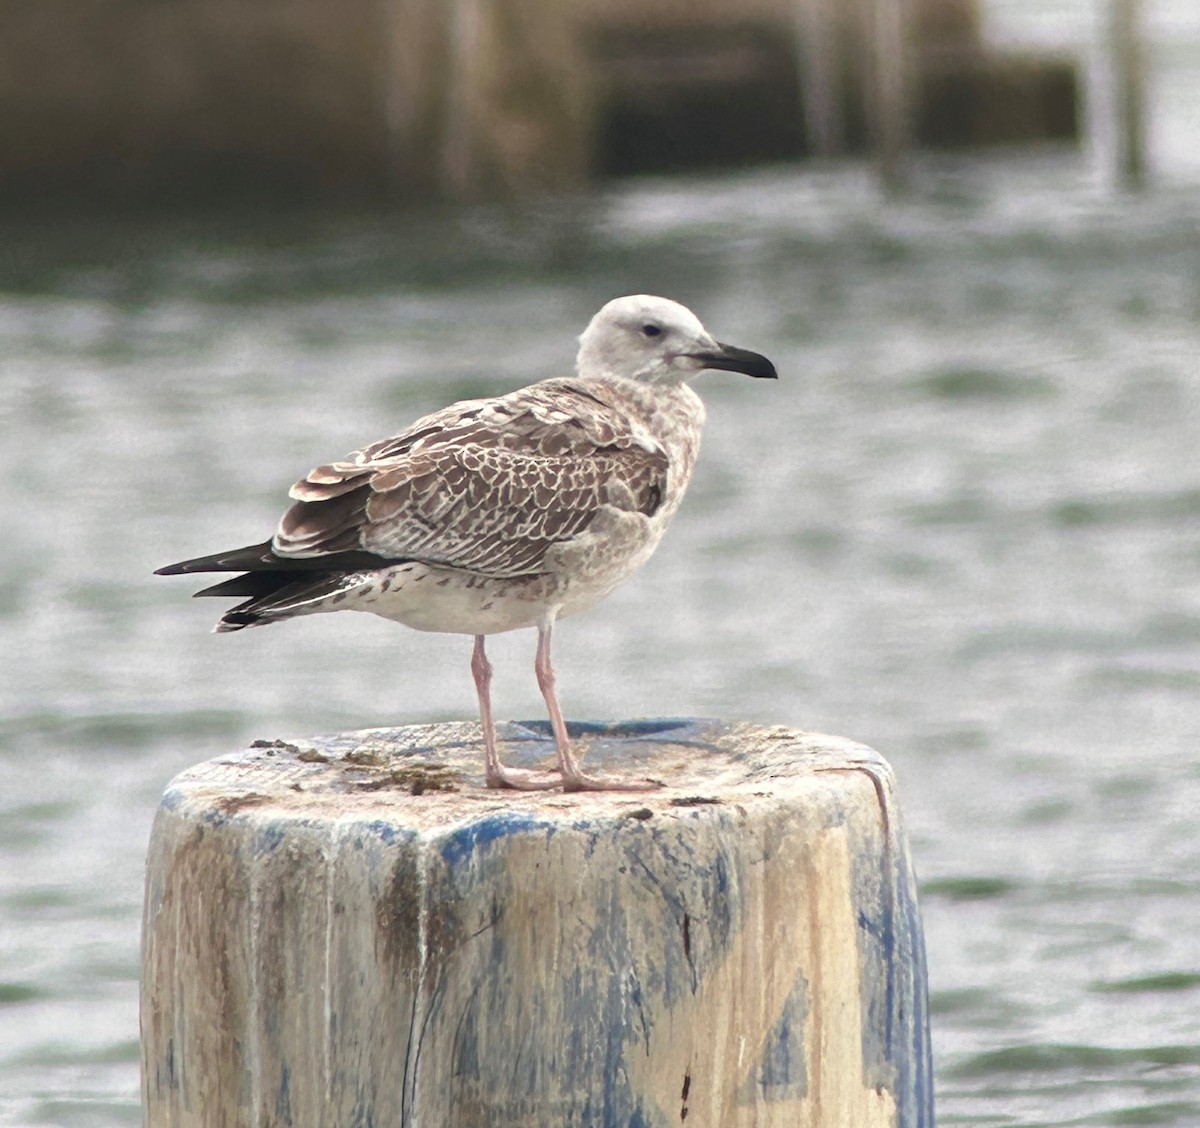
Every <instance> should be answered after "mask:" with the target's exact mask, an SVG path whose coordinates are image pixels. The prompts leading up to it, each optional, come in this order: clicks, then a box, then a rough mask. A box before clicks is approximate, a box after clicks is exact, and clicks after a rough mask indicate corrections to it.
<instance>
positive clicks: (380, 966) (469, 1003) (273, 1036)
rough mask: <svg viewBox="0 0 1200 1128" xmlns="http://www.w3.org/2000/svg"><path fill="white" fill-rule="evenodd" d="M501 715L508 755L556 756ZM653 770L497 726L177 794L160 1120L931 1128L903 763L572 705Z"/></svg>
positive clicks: (163, 859)
mask: <svg viewBox="0 0 1200 1128" xmlns="http://www.w3.org/2000/svg"><path fill="white" fill-rule="evenodd" d="M548 727H549V726H548V725H546V726H532V725H517V724H507V725H503V726H501V727H500V733H499V735H500V739H501V741H502V743H503V744H504V746H505V747H504V759H505V762H506V763H515V764H519V765H520V766H523V767H532V766H535V765H539V764H541V763H542V762H544V761H545V760H546V758H547V757H549V758H551V759H552V758H553V748H554V746H553V741H552V740H551V739H550V735H549V732H548ZM572 728H573V731H572V736H573V738H574V739H575V740H576V741H578V742H579V744H580V745H581V746H582V749H583V750H584V751H585V752H586V755H587V759H588V765H589V767H599V768H602V769H615V770H620V771H622V772H624V773H625V774H637V775H643V776H644V775H649V776H652V777H658V778H660V779H662V780H663V781H664V784H665V786H664V787H663V788H662V789H661V790H658V791H652V792H643V793H639V794H636V795H631V794H630V793H628V792H607V793H605V792H589V793H580V794H574V795H563V794H562V793H552V792H545V791H542V792H531V793H524V794H520V793H514V792H503V791H496V790H487V789H485V788H483V787H482V786H481V785H482V782H483V773H482V764H483V752H482V746H481V744H480V730H479V726H478V725H474V724H471V725H468V724H444V725H430V726H415V727H411V728H404V729H388V730H373V731H367V732H358V733H346V734H343V735H341V736H336V737H324V738H321V739H318V740H314V741H311V742H310V741H302V742H301V743H300V744H287V743H284V742H282V741H263V742H259V743H258V747H256V748H252V749H250V750H249V751H247V752H246V753H243V754H239V755H233V756H227V757H223V758H221V759H218V760H213V761H211V762H209V763H206V764H201V765H199V766H198V767H196V768H193V769H191V770H190V771H187V772H184V773H183V774H182V775H181V776H179V777H177V778H176V779H175V780H174V782H173V783H172V784H171V785H170V786H169V787H168V789H167V791H166V793H165V795H164V796H163V802H162V806H161V807H160V809H159V812H158V816H157V818H156V820H155V824H154V831H153V836H152V840H151V844H150V852H149V857H148V861H147V876H146V907H145V922H144V934H143V975H142V1005H141V1025H142V1084H143V1112H144V1115H145V1123H146V1125H147V1126H148V1128H166V1126H167V1125H171V1126H173V1128H212V1126H214V1125H242V1124H263V1125H266V1124H279V1125H284V1124H295V1125H304V1126H306V1128H321V1126H328V1128H344V1126H348V1125H371V1124H374V1125H381V1126H382V1125H394V1126H396V1128H400V1126H402V1125H408V1124H421V1125H437V1126H438V1128H478V1126H480V1125H488V1126H489V1128H562V1126H563V1125H567V1124H574V1125H617V1124H620V1125H633V1124H640V1125H659V1124H661V1125H665V1124H685V1123H686V1124H689V1125H690V1124H697V1125H703V1126H706V1128H718V1126H719V1128H736V1126H737V1125H747V1126H749V1125H758V1126H759V1128H773V1126H774V1128H851V1126H852V1128H933V1123H934V1120H933V1092H932V1079H931V1070H930V1054H929V1029H928V1020H927V1014H928V1011H927V1005H926V1004H927V1000H926V976H925V956H924V944H923V940H922V934H921V922H920V917H919V914H918V911H917V904H916V891H915V883H914V880H913V875H912V870H911V867H910V865H909V858H908V848H907V844H906V842H905V839H904V834H903V829H902V826H901V818H900V810H899V807H898V804H897V801H896V797H895V791H894V786H893V782H892V775H891V770H890V769H889V768H888V766H887V764H886V763H885V762H884V761H883V760H882V758H881V757H879V756H878V755H877V754H876V753H874V752H872V751H871V750H870V749H867V748H864V747H862V746H861V745H857V744H853V743H851V742H849V741H845V740H840V739H838V738H836V737H822V736H814V735H812V734H806V733H801V732H797V731H796V730H793V729H786V728H782V727H762V726H756V725H728V724H723V723H720V722H715V721H694V720H672V721H651V722H645V721H643V722H633V723H626V724H618V725H576V726H572Z"/></svg>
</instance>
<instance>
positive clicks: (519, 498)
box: [274, 380, 668, 577]
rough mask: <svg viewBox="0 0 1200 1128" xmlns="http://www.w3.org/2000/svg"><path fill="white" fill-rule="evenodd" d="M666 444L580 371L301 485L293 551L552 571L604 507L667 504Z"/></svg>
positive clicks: (362, 454) (285, 544)
mask: <svg viewBox="0 0 1200 1128" xmlns="http://www.w3.org/2000/svg"><path fill="white" fill-rule="evenodd" d="M667 473H668V463H667V457H666V454H665V453H664V452H663V450H662V449H661V448H660V447H659V446H658V444H657V443H656V442H655V441H654V440H653V438H652V437H651V436H650V434H649V432H648V431H647V430H646V428H645V427H644V426H643V425H642V424H641V422H640V420H638V419H636V418H634V417H632V416H630V415H629V414H628V413H623V412H622V411H621V410H619V409H618V408H617V407H616V406H614V405H612V404H609V403H606V402H605V401H604V400H603V399H600V398H597V395H596V394H595V393H594V392H593V391H592V390H591V389H588V388H583V387H580V386H577V385H575V384H574V383H573V382H571V381H565V380H563V381H547V382H546V383H545V384H539V385H534V386H533V387H531V388H525V389H523V390H522V391H520V392H514V393H512V394H511V395H508V396H502V397H499V398H497V399H494V400H474V401H467V402H464V403H459V404H454V405H452V406H451V407H448V408H445V409H444V410H442V411H440V412H437V413H435V414H433V415H429V416H426V417H425V418H424V419H421V420H419V421H418V422H417V423H415V424H413V426H412V427H410V428H409V429H408V430H407V431H404V432H402V433H401V434H399V435H396V436H394V437H393V438H390V439H385V440H383V441H382V442H379V443H375V444H373V445H372V446H369V447H365V448H364V449H363V450H361V451H357V452H355V453H354V454H352V455H350V456H349V457H348V458H347V459H345V460H344V461H341V462H335V463H331V464H329V465H327V466H319V467H317V468H316V469H315V470H313V471H312V472H311V473H310V474H309V475H308V476H307V477H306V478H304V479H303V480H302V481H300V482H297V483H296V485H295V486H294V487H293V488H292V497H293V498H295V499H296V504H295V505H293V506H292V508H291V509H290V510H289V511H288V512H287V513H286V514H285V516H284V518H283V520H282V521H281V522H280V526H279V530H278V532H277V533H276V535H275V541H274V549H275V552H276V553H278V554H279V555H281V556H284V557H288V556H291V557H312V556H323V555H326V554H330V553H335V552H346V551H352V550H365V551H367V552H371V553H375V554H376V555H378V556H380V557H383V558H385V559H388V560H399V559H409V560H412V559H416V560H422V561H426V562H429V563H437V564H444V565H448V566H450V567H454V568H462V569H465V570H468V571H471V572H477V573H480V574H483V575H488V576H496V577H511V576H523V575H533V574H536V573H538V572H540V571H542V570H543V560H544V557H545V555H546V552H547V550H548V549H549V548H551V547H552V546H553V545H556V544H561V543H562V542H564V541H568V540H570V539H571V538H572V537H575V536H578V535H579V534H580V533H582V532H583V531H584V530H585V529H586V528H587V527H588V525H589V524H590V523H591V521H592V519H593V518H594V517H595V515H596V513H597V512H598V511H599V510H600V508H601V507H602V506H605V505H609V506H615V507H616V508H618V509H622V510H626V511H630V512H640V513H644V514H646V515H647V516H649V515H651V514H652V513H654V511H655V510H656V509H657V508H658V506H659V504H660V503H661V500H662V497H663V495H664V493H665V491H666V486H667Z"/></svg>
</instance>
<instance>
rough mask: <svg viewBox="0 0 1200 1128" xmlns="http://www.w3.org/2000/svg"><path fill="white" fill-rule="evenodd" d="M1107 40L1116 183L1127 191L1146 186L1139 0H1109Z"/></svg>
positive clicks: (1144, 99)
mask: <svg viewBox="0 0 1200 1128" xmlns="http://www.w3.org/2000/svg"><path fill="white" fill-rule="evenodd" d="M1111 11H1112V14H1111V22H1110V29H1111V31H1110V42H1111V50H1112V58H1113V65H1112V73H1113V86H1114V101H1115V103H1116V115H1117V123H1116V165H1117V167H1116V175H1117V183H1118V184H1119V185H1120V186H1121V187H1122V188H1125V189H1127V190H1128V191H1133V192H1136V191H1140V190H1141V189H1142V188H1144V187H1145V186H1146V122H1145V116H1146V74H1145V66H1144V63H1145V52H1144V49H1143V46H1142V29H1141V25H1142V0H1112V5H1111Z"/></svg>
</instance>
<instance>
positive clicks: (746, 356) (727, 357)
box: [690, 341, 779, 380]
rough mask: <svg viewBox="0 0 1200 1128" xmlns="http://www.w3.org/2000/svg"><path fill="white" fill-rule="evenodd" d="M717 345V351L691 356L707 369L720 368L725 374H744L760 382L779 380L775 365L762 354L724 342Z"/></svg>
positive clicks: (692, 354)
mask: <svg viewBox="0 0 1200 1128" xmlns="http://www.w3.org/2000/svg"><path fill="white" fill-rule="evenodd" d="M716 345H717V347H716V349H715V350H711V351H706V352H695V353H691V354H690V355H691V357H692V359H693V360H698V361H700V362H701V363H702V364H703V365H704V367H705V368H719V369H721V370H722V371H723V372H743V373H745V374H746V375H747V376H755V377H757V378H758V379H760V380H778V379H779V374H778V373H777V372H776V371H775V365H773V364H772V363H771V362H770V361H769V360H768V359H767V358H766V357H765V356H763V355H762V353H756V352H751V351H750V350H749V349H739V348H738V347H737V346H736V345H727V344H725V343H724V342H722V341H717V342H716Z"/></svg>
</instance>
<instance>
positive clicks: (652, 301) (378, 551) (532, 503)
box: [155, 294, 775, 791]
mask: <svg viewBox="0 0 1200 1128" xmlns="http://www.w3.org/2000/svg"><path fill="white" fill-rule="evenodd" d="M576 365H577V375H575V376H573V377H564V378H560V379H553V380H544V381H542V382H541V383H539V384H531V385H530V386H529V387H527V388H521V389H520V390H519V391H515V392H510V393H508V395H503V396H496V397H495V398H492V399H478V400H463V401H462V402H460V403H454V404H451V405H450V406H449V407H446V408H443V409H442V410H441V411H437V412H434V413H433V414H432V415H427V416H425V417H424V418H423V419H418V420H417V422H415V423H414V424H413V425H412V426H411V427H409V428H407V429H406V430H404V431H401V432H400V433H399V434H398V435H395V436H393V437H392V438H390V439H383V440H381V441H380V442H377V443H373V444H372V445H370V446H368V447H364V448H363V449H362V450H359V451H355V452H354V453H353V454H351V455H348V456H347V457H346V458H345V459H343V460H342V461H340V462H331V463H328V464H326V465H324V466H318V467H317V468H316V469H315V470H313V471H311V472H310V473H309V474H308V476H307V477H305V478H303V479H302V480H301V481H299V482H297V483H296V484H295V485H294V486H293V487H292V488H291V491H290V496H291V497H292V499H293V501H294V502H295V504H294V505H292V507H291V508H290V509H289V510H288V511H287V512H286V513H285V514H284V515H283V518H282V520H281V521H280V522H279V527H278V529H277V530H276V531H275V535H274V537H273V538H272V539H271V540H269V541H265V542H263V543H262V544H256V545H251V546H250V547H248V548H239V549H234V550H233V551H230V552H220V553H216V554H215V555H213V556H202V557H199V558H197V559H195V560H184V561H182V562H180V563H179V564H171V565H169V566H167V567H166V568H160V569H159V570H158V571H157V572H156V573H155V574H156V575H160V576H174V575H180V574H183V573H190V572H240V573H242V574H241V575H238V576H235V577H234V578H233V579H229V580H225V581H224V582H222V583H219V584H214V585H213V586H212V587H207V588H205V589H204V590H203V591H199V592H197V593H196V594H197V595H222V596H244V597H246V598H245V599H244V601H243V602H242V603H239V604H238V605H237V606H236V607H233V608H231V609H230V610H229V611H226V612H225V614H224V615H222V616H221V619H220V621H219V622H218V623H217V626H216V630H217V631H219V632H220V631H239V630H241V629H242V628H244V627H255V626H260V625H262V624H264V623H277V622H281V621H282V620H284V619H292V618H295V617H296V616H298V615H311V614H314V613H316V612H318V611H371V612H373V613H374V614H376V615H381V616H383V617H384V618H385V619H394V620H395V621H396V622H399V623H403V624H404V625H405V626H408V627H414V628H416V629H417V630H421V631H445V632H451V633H455V634H469V635H474V636H475V649H474V653H473V656H472V659H471V672H472V674H473V675H474V678H475V688H476V691H477V692H478V695H479V716H480V720H481V721H482V723H483V739H484V747H485V750H486V755H487V784H488V786H489V787H514V788H520V789H522V790H534V789H540V788H548V787H557V786H560V785H561V786H562V788H563V789H564V790H566V791H584V790H628V791H640V790H645V789H647V788H650V787H655V786H657V784H655V783H654V782H653V781H651V780H643V779H620V778H617V777H613V776H609V775H600V774H594V773H588V772H585V771H584V770H583V768H582V767H581V765H580V763H579V761H578V759H577V758H576V756H575V754H574V752H573V751H572V749H571V745H570V742H569V740H568V738H567V728H566V724H565V723H564V721H563V717H562V712H561V710H560V709H559V707H558V698H557V695H556V693H555V688H554V667H553V665H552V663H551V660H550V640H551V632H552V630H553V627H554V623H555V622H556V621H557V620H558V619H560V618H562V617H563V616H564V615H573V614H574V613H575V612H576V611H583V610H585V609H587V608H588V607H591V606H592V605H593V604H594V603H596V602H597V601H598V600H600V599H602V598H603V597H604V596H606V595H607V594H608V593H609V592H610V591H612V590H613V588H615V587H616V586H617V585H618V584H619V583H621V582H622V581H623V580H625V579H627V578H628V577H629V576H631V575H632V574H633V573H634V572H635V571H637V569H638V568H640V567H641V566H642V565H643V564H645V563H646V561H647V560H648V559H649V558H650V555H651V554H652V553H653V552H654V549H655V548H656V547H657V545H658V542H659V541H660V540H661V539H662V535H663V533H664V532H665V531H666V528H667V525H668V524H669V522H670V520H671V518H672V517H673V516H674V515H675V511H676V510H677V509H678V508H679V503H680V502H681V501H682V500H683V494H684V491H685V490H686V489H687V484H688V480H689V479H690V478H691V476H692V467H693V466H694V465H695V462H696V454H697V452H698V450H699V447H700V432H701V430H702V428H703V426H704V405H703V404H702V403H701V402H700V397H699V396H697V395H696V393H695V392H693V391H692V389H691V388H689V387H688V385H687V380H688V378H689V377H691V376H694V375H695V374H696V373H697V372H700V371H702V370H704V369H708V368H716V369H725V370H728V371H731V372H743V373H745V374H746V375H747V376H759V377H768V378H771V379H774V378H775V368H774V366H773V365H772V364H771V362H770V361H769V360H767V358H766V357H764V356H761V355H759V354H758V353H755V352H750V351H748V350H746V349H739V348H735V347H734V346H732V345H725V344H722V343H721V342H719V341H717V340H715V339H714V338H713V337H712V336H710V335H709V333H708V331H707V330H706V329H705V328H704V326H703V325H701V324H700V321H699V320H698V319H697V318H696V316H695V314H693V313H692V312H691V311H690V310H689V309H686V308H685V307H684V306H681V305H679V304H678V303H677V302H672V301H668V300H667V299H666V298H656V297H650V296H648V295H645V294H638V295H633V296H630V297H624V298H616V299H615V300H613V301H611V302H609V303H608V304H607V305H606V306H604V308H603V309H601V310H600V312H599V313H597V314H596V316H595V317H593V318H592V320H591V323H590V324H589V325H588V327H587V329H586V330H584V332H583V335H582V336H581V337H580V338H579V355H578V359H577V362H576ZM521 627H536V628H537V632H538V645H537V657H536V660H535V662H534V670H535V672H536V674H537V680H538V686H539V687H540V688H541V691H542V696H543V697H544V698H545V701H546V708H547V709H548V711H549V713H550V723H551V726H552V728H553V731H554V740H555V746H556V750H557V754H558V771H556V772H543V771H530V770H527V769H522V768H512V767H506V766H505V765H504V764H502V763H501V762H500V757H499V754H498V752H497V749H496V729H495V723H494V721H493V717H492V704H491V694H490V687H491V676H492V667H491V665H490V663H489V662H488V660H487V655H486V654H485V653H484V639H485V638H486V636H487V635H489V634H497V633H499V632H501V631H511V630H517V629H519V628H521Z"/></svg>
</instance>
